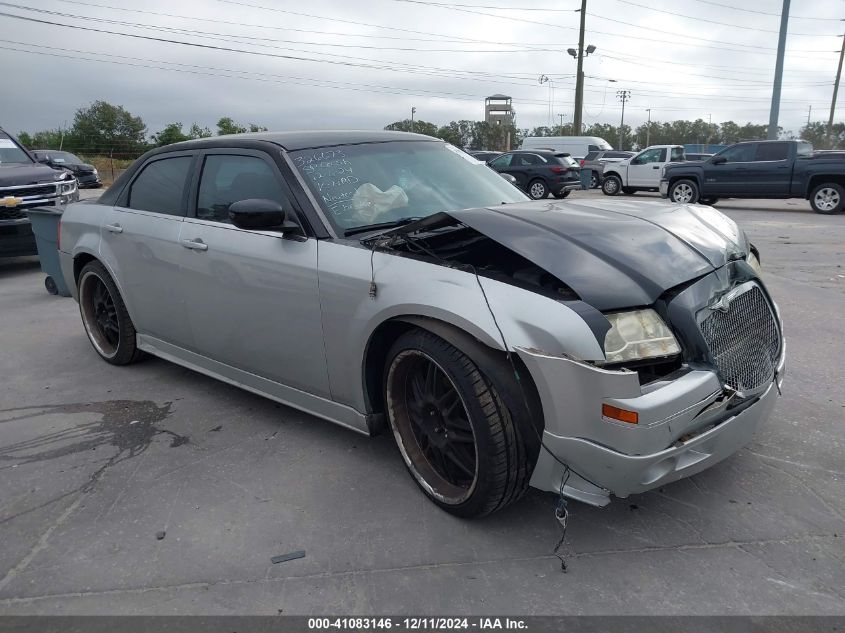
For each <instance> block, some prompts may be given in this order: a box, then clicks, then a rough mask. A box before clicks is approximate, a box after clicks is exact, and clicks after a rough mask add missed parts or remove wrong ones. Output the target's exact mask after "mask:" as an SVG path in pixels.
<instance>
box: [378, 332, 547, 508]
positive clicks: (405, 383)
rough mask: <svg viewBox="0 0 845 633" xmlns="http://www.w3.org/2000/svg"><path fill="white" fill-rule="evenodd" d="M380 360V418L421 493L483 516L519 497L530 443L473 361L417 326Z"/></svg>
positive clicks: (528, 470) (529, 465)
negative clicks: (383, 406)
mask: <svg viewBox="0 0 845 633" xmlns="http://www.w3.org/2000/svg"><path fill="white" fill-rule="evenodd" d="M387 359H388V360H387V364H386V371H385V385H384V391H385V403H386V408H387V418H388V421H389V424H390V428H391V430H392V431H393V436H394V438H395V439H396V444H397V446H398V447H399V452H400V453H401V454H402V458H403V460H404V461H405V466H406V467H407V468H408V471H409V472H410V473H411V476H412V477H413V479H414V481H415V482H416V483H417V485H418V486H419V487H420V489H422V491H423V492H424V493H425V494H426V496H428V498H429V499H431V500H432V501H433V502H434V503H435V504H437V505H438V506H440V507H441V508H442V509H444V510H446V511H447V512H449V513H451V514H454V515H456V516H460V517H480V516H484V515H487V514H490V513H491V512H494V511H496V510H499V509H501V508H503V507H505V506H507V505H509V504H511V503H513V502H514V501H516V500H517V499H519V498H520V497H521V496H522V495H523V494H524V493H525V491H526V490H527V489H528V481H529V479H530V478H531V471H532V468H533V462H531V461H530V458H529V455H530V450H529V449H528V447H527V445H526V444H525V443H524V441H523V439H522V435H521V434H520V432H519V431H518V429H517V426H516V423H515V422H514V420H513V419H512V418H511V415H510V411H509V410H508V408H507V407H506V406H505V405H504V403H503V401H502V398H501V397H500V396H499V394H498V392H497V391H496V389H495V388H494V387H493V385H492V384H491V382H490V381H489V380H488V379H487V378H486V377H485V376H484V374H482V373H481V370H480V369H479V368H478V366H477V365H476V364H475V363H474V362H473V361H472V360H470V359H469V358H468V357H467V356H466V355H465V354H464V353H463V352H461V351H460V350H459V349H457V348H456V347H454V346H452V345H450V344H449V343H447V342H446V341H444V340H443V339H441V338H440V337H438V336H435V335H434V334H431V333H430V332H427V331H425V330H422V329H414V330H410V331H408V332H406V333H405V334H403V335H402V336H400V337H399V338H398V339H397V340H396V342H395V343H394V344H393V346H392V348H391V349H390V352H389V353H388V355H387Z"/></svg>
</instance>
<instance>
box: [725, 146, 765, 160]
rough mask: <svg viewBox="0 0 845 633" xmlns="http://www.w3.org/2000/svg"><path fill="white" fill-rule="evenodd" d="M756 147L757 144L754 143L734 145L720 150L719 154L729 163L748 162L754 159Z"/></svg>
mask: <svg viewBox="0 0 845 633" xmlns="http://www.w3.org/2000/svg"><path fill="white" fill-rule="evenodd" d="M756 149H757V145H756V144H754V143H748V144H746V145H735V146H733V147H729V148H728V149H726V150H725V151H723V152H720V153H719V156H724V157H725V160H726V161H727V162H729V163H750V162H752V161H753V160H754V154H755V152H756Z"/></svg>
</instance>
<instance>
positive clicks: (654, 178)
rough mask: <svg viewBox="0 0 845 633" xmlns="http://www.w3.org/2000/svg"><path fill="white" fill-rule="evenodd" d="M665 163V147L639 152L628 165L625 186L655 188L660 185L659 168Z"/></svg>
mask: <svg viewBox="0 0 845 633" xmlns="http://www.w3.org/2000/svg"><path fill="white" fill-rule="evenodd" d="M665 162H666V148H665V147H654V148H652V149H647V150H645V151H643V152H640V153H639V154H637V155H636V156H635V157H634V158H632V159H631V162H630V164H629V165H628V183H627V186H629V187H648V188H656V187H657V186H658V185H660V168H661V167H662V166H663V164H664V163H665Z"/></svg>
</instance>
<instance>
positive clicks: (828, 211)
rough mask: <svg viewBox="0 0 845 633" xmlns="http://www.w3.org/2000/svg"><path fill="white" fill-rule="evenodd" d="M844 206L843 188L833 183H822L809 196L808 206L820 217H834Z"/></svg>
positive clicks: (844, 194)
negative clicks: (819, 214) (820, 215)
mask: <svg viewBox="0 0 845 633" xmlns="http://www.w3.org/2000/svg"><path fill="white" fill-rule="evenodd" d="M844 204H845V188H843V187H842V185H838V184H836V183H835V182H825V183H822V184H820V185H819V186H818V187H816V188H815V189H813V193H811V194H810V206H811V207H813V211H815V212H816V213H821V214H822V215H835V214H837V213H839V212H841V211H842V208H843V205H844Z"/></svg>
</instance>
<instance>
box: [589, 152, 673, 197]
mask: <svg viewBox="0 0 845 633" xmlns="http://www.w3.org/2000/svg"><path fill="white" fill-rule="evenodd" d="M683 160H684V148H683V146H682V145H652V146H651V147H647V148H645V149H644V150H643V151H641V152H640V153H639V154H637V155H636V156H634V157H633V158H626V159H624V160H621V161H619V162H618V163H613V164H611V165H606V166H605V168H604V173H603V175H602V183H601V190H602V193H604V194H605V195H607V196H615V195H618V194H620V193H624V194H627V195H631V194H633V193H635V192H637V191H657V190H658V187H660V174H661V171H660V170H661V168H662V167H663V166H664V165H666V164H667V163H672V162H675V161H683Z"/></svg>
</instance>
